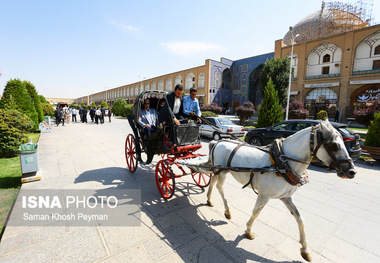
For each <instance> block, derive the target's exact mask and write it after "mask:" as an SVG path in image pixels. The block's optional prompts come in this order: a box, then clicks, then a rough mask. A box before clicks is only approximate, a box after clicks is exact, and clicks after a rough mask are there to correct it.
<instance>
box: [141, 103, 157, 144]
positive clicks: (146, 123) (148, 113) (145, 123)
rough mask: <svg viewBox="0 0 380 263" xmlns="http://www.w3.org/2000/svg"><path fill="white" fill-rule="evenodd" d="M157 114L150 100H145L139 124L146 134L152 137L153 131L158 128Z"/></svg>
mask: <svg viewBox="0 0 380 263" xmlns="http://www.w3.org/2000/svg"><path fill="white" fill-rule="evenodd" d="M156 119H157V114H156V111H155V110H154V109H150V101H149V100H148V99H146V100H145V101H144V109H141V111H140V116H139V120H138V124H139V125H140V126H141V127H142V128H143V130H144V134H146V135H147V137H148V138H149V137H150V134H151V133H152V131H155V130H156V129H157V128H156Z"/></svg>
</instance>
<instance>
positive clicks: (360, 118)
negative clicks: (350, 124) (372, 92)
mask: <svg viewBox="0 0 380 263" xmlns="http://www.w3.org/2000/svg"><path fill="white" fill-rule="evenodd" d="M379 111H380V102H378V101H376V102H374V103H372V105H369V106H365V107H364V108H363V109H361V110H358V111H357V112H355V115H354V117H355V120H356V121H357V122H358V123H360V124H363V125H365V126H367V127H368V126H369V125H370V124H371V121H372V120H373V119H374V113H375V112H379Z"/></svg>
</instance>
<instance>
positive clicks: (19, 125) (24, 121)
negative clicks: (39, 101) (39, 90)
mask: <svg viewBox="0 0 380 263" xmlns="http://www.w3.org/2000/svg"><path fill="white" fill-rule="evenodd" d="M0 120H3V121H4V122H5V123H6V124H7V125H8V126H10V127H12V128H16V129H18V130H20V131H22V132H31V131H33V126H34V123H33V121H32V120H31V119H30V118H29V117H28V116H27V115H25V114H23V113H21V112H19V111H17V110H0Z"/></svg>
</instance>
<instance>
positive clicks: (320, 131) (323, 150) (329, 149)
mask: <svg viewBox="0 0 380 263" xmlns="http://www.w3.org/2000/svg"><path fill="white" fill-rule="evenodd" d="M313 139H314V142H316V143H314V148H313V149H312V151H313V154H314V155H315V156H316V157H317V158H318V159H320V160H321V161H322V162H323V163H324V164H325V165H326V166H328V167H330V169H334V170H336V172H337V174H338V176H339V177H342V178H350V179H351V178H354V176H355V174H356V171H355V166H354V163H353V161H352V159H351V158H350V156H349V154H348V152H347V149H346V146H345V145H344V142H343V138H342V136H341V135H340V133H339V132H338V131H337V130H336V129H334V127H333V126H332V125H331V124H330V122H329V121H328V120H327V121H321V122H320V123H319V124H318V126H317V127H316V129H315V133H314V138H313Z"/></svg>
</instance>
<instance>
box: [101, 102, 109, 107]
mask: <svg viewBox="0 0 380 263" xmlns="http://www.w3.org/2000/svg"><path fill="white" fill-rule="evenodd" d="M100 106H101V107H103V108H109V106H108V103H107V102H106V101H102V103H101V104H100Z"/></svg>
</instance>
